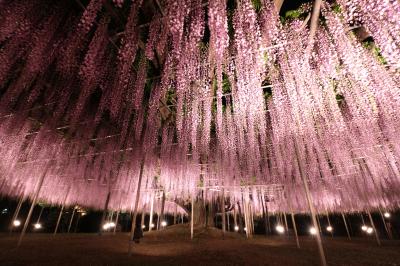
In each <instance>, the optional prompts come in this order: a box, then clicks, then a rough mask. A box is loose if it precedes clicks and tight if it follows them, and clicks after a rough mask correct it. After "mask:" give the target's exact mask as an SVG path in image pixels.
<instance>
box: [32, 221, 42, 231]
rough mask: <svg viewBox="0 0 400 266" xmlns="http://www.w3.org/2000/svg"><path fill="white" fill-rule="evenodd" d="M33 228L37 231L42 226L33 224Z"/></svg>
mask: <svg viewBox="0 0 400 266" xmlns="http://www.w3.org/2000/svg"><path fill="white" fill-rule="evenodd" d="M33 227H34V228H35V229H37V230H38V229H40V228H42V225H41V224H40V223H35V224H34V225H33Z"/></svg>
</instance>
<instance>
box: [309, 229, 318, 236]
mask: <svg viewBox="0 0 400 266" xmlns="http://www.w3.org/2000/svg"><path fill="white" fill-rule="evenodd" d="M310 234H311V235H316V234H317V229H315V228H314V227H311V228H310Z"/></svg>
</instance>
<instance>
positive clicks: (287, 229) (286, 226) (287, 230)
mask: <svg viewBox="0 0 400 266" xmlns="http://www.w3.org/2000/svg"><path fill="white" fill-rule="evenodd" d="M283 218H284V221H285V229H286V234H289V227H288V224H287V219H286V212H284V213H283Z"/></svg>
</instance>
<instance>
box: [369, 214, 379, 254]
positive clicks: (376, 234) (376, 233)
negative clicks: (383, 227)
mask: <svg viewBox="0 0 400 266" xmlns="http://www.w3.org/2000/svg"><path fill="white" fill-rule="evenodd" d="M368 217H369V221H370V223H371V226H372V229H374V233H375V239H376V243H377V244H378V246H380V245H381V241H380V240H379V236H378V231H376V228H375V224H374V220H372V216H371V212H370V211H368Z"/></svg>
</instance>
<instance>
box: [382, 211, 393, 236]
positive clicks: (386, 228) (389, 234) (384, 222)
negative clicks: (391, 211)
mask: <svg viewBox="0 0 400 266" xmlns="http://www.w3.org/2000/svg"><path fill="white" fill-rule="evenodd" d="M379 213H380V214H381V218H382V222H383V226H384V227H385V231H386V234H387V236H388V237H389V239H392V238H393V236H392V234H391V232H390V231H389V229H388V227H387V225H386V221H385V216H383V213H382V210H381V208H379Z"/></svg>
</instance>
